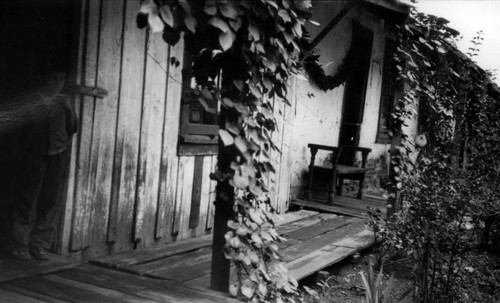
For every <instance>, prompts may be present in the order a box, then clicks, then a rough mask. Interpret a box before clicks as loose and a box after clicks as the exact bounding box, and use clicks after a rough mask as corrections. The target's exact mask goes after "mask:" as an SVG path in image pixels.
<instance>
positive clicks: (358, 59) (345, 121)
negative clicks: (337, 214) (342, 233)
mask: <svg viewBox="0 0 500 303" xmlns="http://www.w3.org/2000/svg"><path fill="white" fill-rule="evenodd" d="M372 43H373V32H372V31H370V30H369V29H368V28H365V27H364V26H362V25H360V24H358V23H353V33H352V44H351V45H352V46H351V48H352V51H353V52H354V56H353V57H354V59H353V61H352V63H351V66H350V71H349V74H348V75H347V80H346V86H345V90H344V105H343V109H342V123H341V126H340V135H339V146H340V145H348V146H358V144H359V132H360V128H361V123H362V122H363V111H364V107H365V97H366V86H367V82H368V73H369V70H370V60H371V53H372ZM349 160H351V161H352V160H353V158H352V159H346V161H349Z"/></svg>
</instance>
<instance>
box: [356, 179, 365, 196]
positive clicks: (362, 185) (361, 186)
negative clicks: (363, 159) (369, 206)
mask: <svg viewBox="0 0 500 303" xmlns="http://www.w3.org/2000/svg"><path fill="white" fill-rule="evenodd" d="M364 186H365V174H363V175H361V177H360V178H359V189H358V194H357V196H356V197H357V198H358V199H363V187H364Z"/></svg>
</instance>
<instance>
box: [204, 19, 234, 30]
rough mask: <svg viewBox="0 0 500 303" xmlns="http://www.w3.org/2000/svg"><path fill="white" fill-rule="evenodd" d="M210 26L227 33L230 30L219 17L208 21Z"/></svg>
mask: <svg viewBox="0 0 500 303" xmlns="http://www.w3.org/2000/svg"><path fill="white" fill-rule="evenodd" d="M208 24H210V25H212V26H213V27H215V28H218V29H219V30H220V31H221V32H223V33H226V32H227V31H228V30H229V25H227V23H226V22H225V21H224V20H222V19H221V18H219V17H213V18H212V19H210V21H208Z"/></svg>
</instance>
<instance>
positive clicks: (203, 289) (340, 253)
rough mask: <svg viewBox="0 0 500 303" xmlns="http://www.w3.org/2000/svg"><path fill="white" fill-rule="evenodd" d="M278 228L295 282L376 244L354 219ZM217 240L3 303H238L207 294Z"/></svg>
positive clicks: (14, 286)
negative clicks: (212, 256)
mask: <svg viewBox="0 0 500 303" xmlns="http://www.w3.org/2000/svg"><path fill="white" fill-rule="evenodd" d="M278 225H279V226H278V227H277V230H278V232H279V233H280V234H281V235H284V236H285V237H287V238H288V241H286V242H284V243H281V244H280V253H281V255H282V256H283V261H284V264H285V267H287V268H288V270H289V273H290V274H291V275H292V276H293V277H295V278H296V279H301V278H304V277H306V276H309V275H311V274H313V273H315V272H317V271H319V270H321V269H323V268H325V267H327V266H330V265H332V264H334V263H336V262H339V261H341V260H342V259H344V258H346V257H348V256H349V255H352V254H354V253H356V252H357V251H359V250H362V249H364V248H366V247H368V246H370V245H372V244H373V243H374V239H373V233H372V232H371V231H370V230H369V229H368V228H367V227H365V219H360V218H355V217H345V216H340V215H336V214H331V213H320V212H317V211H310V210H300V211H297V212H291V213H288V214H286V215H284V216H283V217H282V219H281V220H280V221H279V222H278ZM211 241H212V237H211V235H207V236H204V237H200V238H195V239H192V240H186V241H181V242H176V243H173V244H170V245H164V246H161V247H153V248H148V249H142V250H136V251H132V252H128V253H122V254H117V255H113V256H109V257H105V258H100V259H98V260H93V261H91V263H92V264H83V265H80V266H78V267H75V268H70V269H63V270H59V271H56V272H52V273H46V272H45V273H44V274H38V275H31V276H29V277H24V278H20V279H16V280H10V281H4V282H3V283H0V302H23V303H25V302H26V303H30V302H214V303H215V302H238V301H236V300H234V299H232V298H229V297H228V295H227V294H223V293H218V292H214V291H211V290H209V289H208V286H209V278H210V262H211V260H210V258H211ZM53 270H58V269H57V268H54V269H53ZM42 273H43V272H42ZM233 276H234V273H233Z"/></svg>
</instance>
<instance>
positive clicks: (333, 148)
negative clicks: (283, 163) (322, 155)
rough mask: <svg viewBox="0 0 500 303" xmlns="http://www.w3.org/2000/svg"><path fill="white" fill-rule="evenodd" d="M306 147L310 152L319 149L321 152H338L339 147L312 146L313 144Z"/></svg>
mask: <svg viewBox="0 0 500 303" xmlns="http://www.w3.org/2000/svg"><path fill="white" fill-rule="evenodd" d="M307 147H309V148H310V149H311V150H313V149H315V150H318V149H321V150H329V151H339V150H340V148H339V147H335V146H329V145H321V144H313V143H309V144H307Z"/></svg>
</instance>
